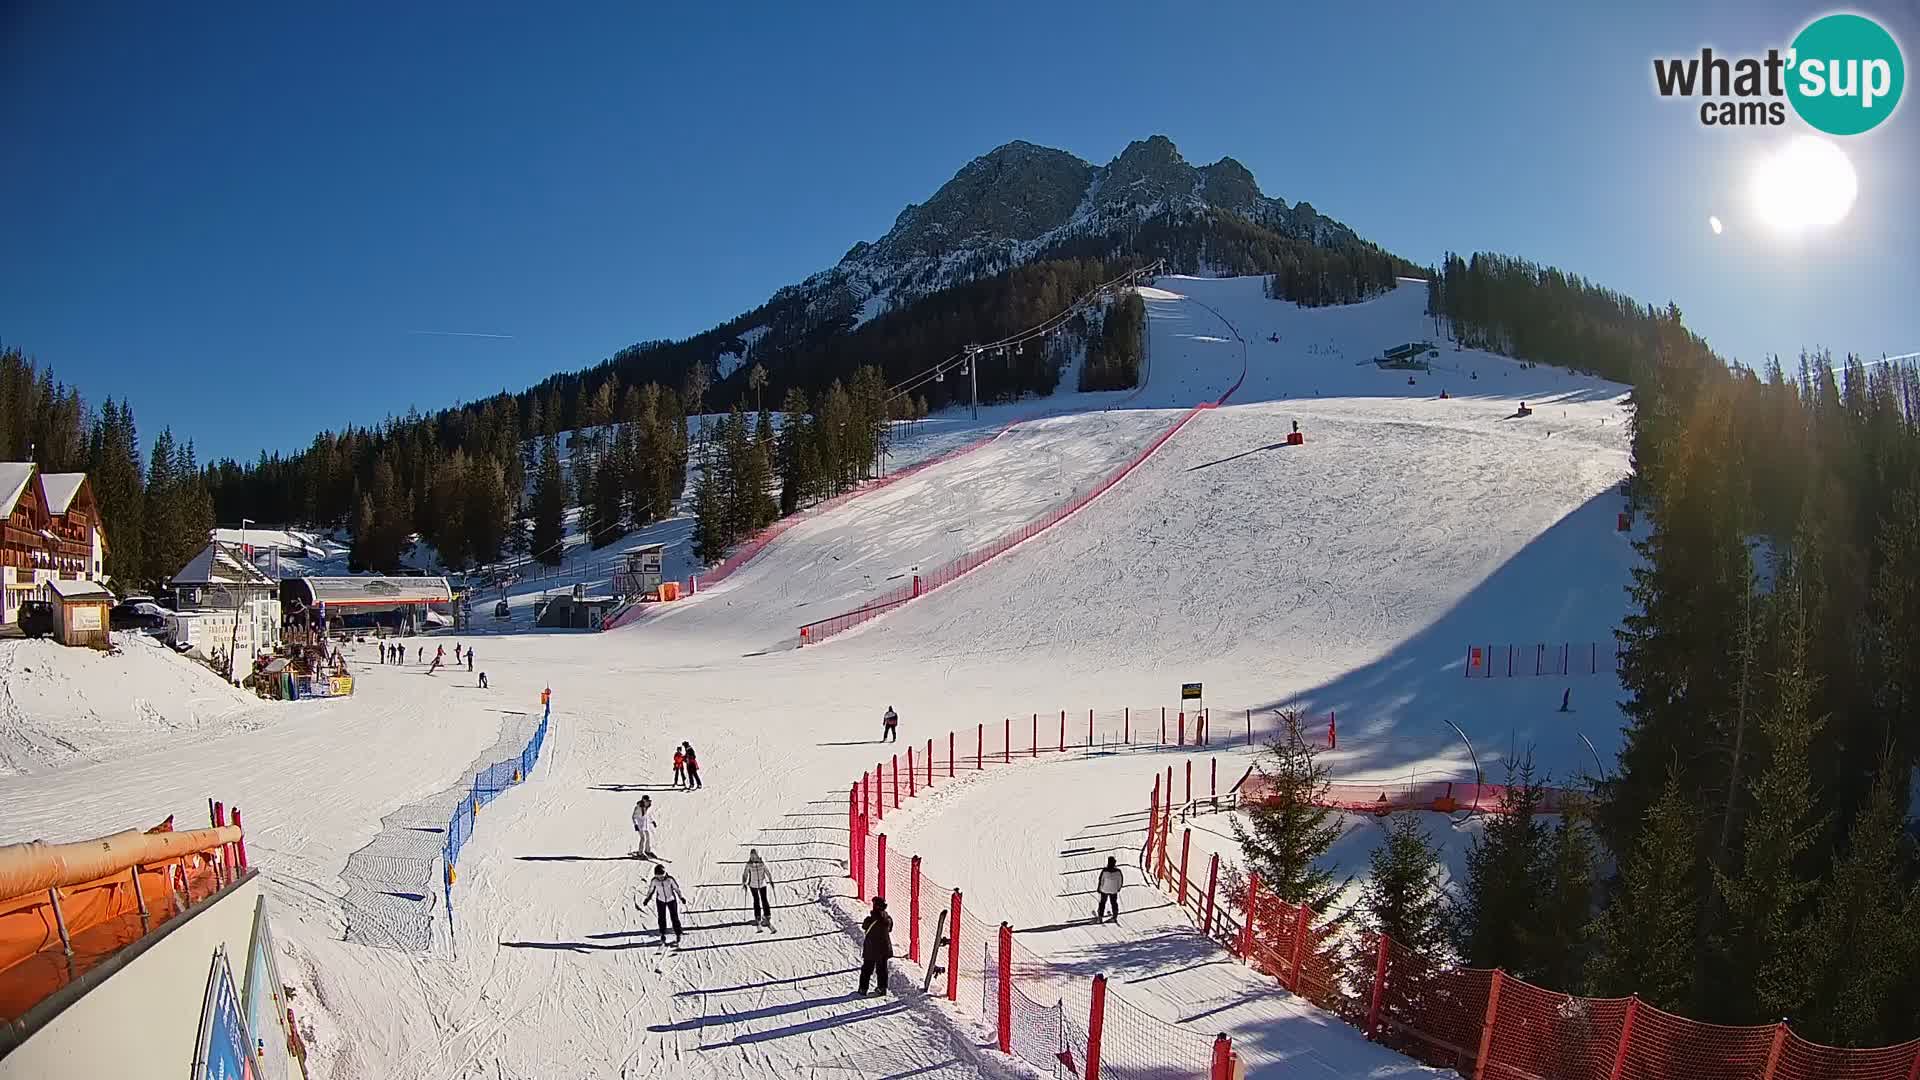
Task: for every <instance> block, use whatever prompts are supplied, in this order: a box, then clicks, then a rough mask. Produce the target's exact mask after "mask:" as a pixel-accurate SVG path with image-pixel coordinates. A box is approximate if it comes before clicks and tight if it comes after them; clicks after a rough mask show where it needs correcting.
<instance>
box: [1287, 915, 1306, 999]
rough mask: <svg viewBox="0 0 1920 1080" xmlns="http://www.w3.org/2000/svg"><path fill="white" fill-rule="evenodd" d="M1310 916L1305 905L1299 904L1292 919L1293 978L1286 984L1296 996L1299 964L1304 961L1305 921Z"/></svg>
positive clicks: (1298, 981)
mask: <svg viewBox="0 0 1920 1080" xmlns="http://www.w3.org/2000/svg"><path fill="white" fill-rule="evenodd" d="M1311 915H1312V911H1311V910H1310V909H1309V908H1308V907H1307V905H1305V904H1301V905H1300V906H1299V908H1298V909H1296V913H1295V915H1294V918H1293V977H1292V979H1291V980H1290V981H1289V982H1288V983H1287V989H1289V990H1291V991H1293V992H1294V993H1296V994H1298V993H1299V992H1300V964H1301V962H1302V961H1304V960H1305V959H1306V951H1307V919H1308V917H1309V916H1311Z"/></svg>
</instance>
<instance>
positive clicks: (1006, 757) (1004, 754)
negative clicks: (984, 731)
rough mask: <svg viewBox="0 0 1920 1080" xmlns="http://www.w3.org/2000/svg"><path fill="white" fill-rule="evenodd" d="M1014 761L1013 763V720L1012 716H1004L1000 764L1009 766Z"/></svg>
mask: <svg viewBox="0 0 1920 1080" xmlns="http://www.w3.org/2000/svg"><path fill="white" fill-rule="evenodd" d="M1012 761H1013V718H1012V717H1010V716H1003V717H1001V718H1000V764H1002V765H1007V764H1010V763H1012Z"/></svg>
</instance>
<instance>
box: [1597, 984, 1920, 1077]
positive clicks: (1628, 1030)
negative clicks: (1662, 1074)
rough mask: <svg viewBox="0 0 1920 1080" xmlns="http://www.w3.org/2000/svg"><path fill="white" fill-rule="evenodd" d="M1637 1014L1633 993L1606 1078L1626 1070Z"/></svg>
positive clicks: (1919, 1069) (1917, 1057)
mask: <svg viewBox="0 0 1920 1080" xmlns="http://www.w3.org/2000/svg"><path fill="white" fill-rule="evenodd" d="M1639 1015H1640V995H1639V994H1634V995H1633V996H1632V997H1629V998H1627V1018H1626V1019H1625V1020H1623V1021H1621V1022H1620V1045H1619V1046H1617V1047H1615V1048H1614V1051H1613V1070H1612V1071H1611V1072H1609V1073H1607V1080H1620V1077H1621V1075H1622V1074H1623V1073H1625V1072H1626V1070H1627V1047H1628V1046H1630V1045H1631V1044H1632V1041H1633V1021H1634V1019H1635V1018H1636V1017H1638V1016H1639ZM1913 1067H1914V1070H1915V1072H1916V1073H1920V1052H1916V1053H1915V1054H1914V1058H1913Z"/></svg>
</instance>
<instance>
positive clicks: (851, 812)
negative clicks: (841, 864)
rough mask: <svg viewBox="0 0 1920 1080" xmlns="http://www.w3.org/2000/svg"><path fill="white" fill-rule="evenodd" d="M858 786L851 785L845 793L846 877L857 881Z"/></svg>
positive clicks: (858, 850) (858, 849) (858, 864)
mask: <svg viewBox="0 0 1920 1080" xmlns="http://www.w3.org/2000/svg"><path fill="white" fill-rule="evenodd" d="M859 836H860V785H859V784H855V785H853V790H851V791H849V792H847V876H848V877H850V878H854V879H855V880H858V879H859V877H860V871H859V866H860V861H859V855H860V847H859V844H858V842H857V841H858V839H859Z"/></svg>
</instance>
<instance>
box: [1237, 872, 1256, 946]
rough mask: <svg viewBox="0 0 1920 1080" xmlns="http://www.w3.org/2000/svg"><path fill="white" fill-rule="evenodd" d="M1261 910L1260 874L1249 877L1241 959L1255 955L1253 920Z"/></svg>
mask: <svg viewBox="0 0 1920 1080" xmlns="http://www.w3.org/2000/svg"><path fill="white" fill-rule="evenodd" d="M1259 911H1260V875H1259V874H1251V875H1249V876H1248V877H1247V915H1246V918H1245V919H1244V920H1243V921H1242V922H1241V923H1240V959H1242V960H1245V959H1246V958H1247V957H1249V956H1251V955H1253V920H1254V917H1255V916H1256V915H1257V914H1259Z"/></svg>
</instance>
